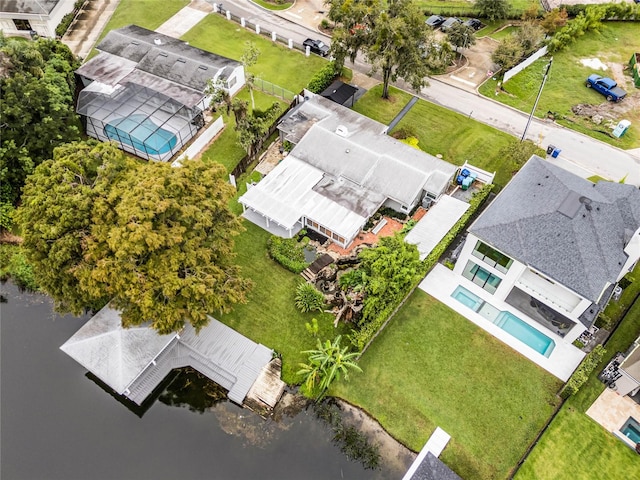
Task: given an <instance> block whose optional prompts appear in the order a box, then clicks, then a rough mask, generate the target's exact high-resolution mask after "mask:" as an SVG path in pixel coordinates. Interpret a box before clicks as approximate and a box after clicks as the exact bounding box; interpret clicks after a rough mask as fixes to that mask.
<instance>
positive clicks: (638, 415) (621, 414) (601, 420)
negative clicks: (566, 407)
mask: <svg viewBox="0 0 640 480" xmlns="http://www.w3.org/2000/svg"><path fill="white" fill-rule="evenodd" d="M586 413H587V415H588V416H589V417H591V418H592V419H593V420H594V421H596V422H597V423H598V424H600V425H602V427H604V428H605V429H606V430H607V431H608V432H611V433H613V434H614V435H615V436H616V437H618V438H620V439H621V440H622V441H623V442H625V443H626V444H627V445H629V447H631V448H635V444H634V443H633V442H632V441H631V440H629V439H628V438H627V437H626V436H625V435H624V434H623V433H622V432H620V429H621V428H622V426H623V425H624V423H625V422H626V421H627V420H628V419H629V418H630V417H633V418H635V419H640V405H638V404H637V403H636V402H635V401H634V400H633V399H632V398H631V397H629V396H628V395H625V396H624V397H623V396H620V395H618V394H617V393H616V392H615V391H613V390H612V389H610V388H605V390H604V391H603V392H602V393H601V394H600V396H599V397H598V398H597V399H596V401H595V402H593V404H592V405H591V406H590V407H589V409H588V410H587V412H586Z"/></svg>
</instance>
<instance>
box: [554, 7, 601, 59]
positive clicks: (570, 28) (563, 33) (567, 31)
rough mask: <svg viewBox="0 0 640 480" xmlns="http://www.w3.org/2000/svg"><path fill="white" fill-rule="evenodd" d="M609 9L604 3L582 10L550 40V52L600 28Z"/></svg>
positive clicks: (560, 48) (558, 49)
mask: <svg viewBox="0 0 640 480" xmlns="http://www.w3.org/2000/svg"><path fill="white" fill-rule="evenodd" d="M606 14H607V9H606V7H605V6H603V5H596V6H594V5H591V6H589V7H587V8H586V9H585V10H584V12H580V13H579V14H578V16H577V17H576V18H574V19H573V20H571V21H569V22H567V24H566V25H565V26H564V27H562V28H561V29H560V30H558V31H557V32H556V34H555V35H554V36H553V37H551V40H549V44H548V46H549V52H550V53H553V52H558V51H560V50H563V49H564V48H566V47H568V46H569V45H571V44H572V43H573V42H575V41H576V40H577V39H578V37H580V36H582V35H584V34H585V33H586V32H589V31H592V30H597V29H598V28H600V26H601V25H602V24H601V20H602V19H604V18H605V16H606Z"/></svg>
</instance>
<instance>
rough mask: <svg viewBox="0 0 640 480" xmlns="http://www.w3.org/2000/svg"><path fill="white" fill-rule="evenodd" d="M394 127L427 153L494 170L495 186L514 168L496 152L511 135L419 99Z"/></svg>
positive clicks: (508, 160) (515, 166) (452, 161)
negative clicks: (401, 130)
mask: <svg viewBox="0 0 640 480" xmlns="http://www.w3.org/2000/svg"><path fill="white" fill-rule="evenodd" d="M398 129H406V130H408V131H409V132H411V135H412V136H414V137H416V138H417V139H418V140H419V141H420V143H419V146H420V148H421V149H422V150H424V151H425V152H428V153H430V154H431V155H437V154H441V155H442V156H443V158H444V160H447V161H448V162H451V163H453V164H455V165H462V164H464V162H465V160H467V161H468V162H469V163H471V164H473V165H475V166H477V167H479V168H482V169H483V170H487V171H489V172H494V171H495V172H496V177H495V180H494V183H495V184H496V185H498V186H499V187H504V186H505V185H506V184H507V183H508V182H509V180H511V177H512V176H513V174H514V172H515V171H517V170H518V167H517V165H516V164H515V163H514V162H513V161H512V160H511V159H509V158H504V157H503V156H501V155H500V154H499V152H500V149H501V148H502V147H504V146H505V145H507V144H508V143H509V142H510V141H513V140H514V137H512V136H511V135H509V134H507V133H504V132H501V131H499V130H496V129H495V128H493V127H490V126H488V125H485V124H483V123H480V122H476V121H475V120H473V119H470V118H468V117H467V116H465V115H460V114H459V113H456V112H453V111H451V110H447V109H446V108H443V107H440V106H438V105H435V104H433V103H429V102H426V101H424V100H419V101H418V103H416V104H415V105H414V106H413V108H412V109H411V110H409V113H407V115H406V116H405V117H404V118H403V119H402V120H401V121H400V123H399V124H398V125H397V127H396V128H395V129H394V131H397V130H398ZM392 133H393V132H392ZM543 156H544V155H543Z"/></svg>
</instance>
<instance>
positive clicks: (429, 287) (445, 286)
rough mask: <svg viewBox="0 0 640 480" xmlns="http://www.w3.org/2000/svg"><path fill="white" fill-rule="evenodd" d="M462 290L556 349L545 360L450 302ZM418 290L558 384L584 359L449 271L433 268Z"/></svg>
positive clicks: (558, 340)
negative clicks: (516, 320)
mask: <svg viewBox="0 0 640 480" xmlns="http://www.w3.org/2000/svg"><path fill="white" fill-rule="evenodd" d="M459 285H460V286H463V287H464V288H466V289H467V290H469V291H470V292H472V293H473V294H475V295H477V296H479V297H480V298H482V300H484V301H486V302H488V303H490V304H491V305H493V306H494V307H496V308H497V309H498V310H504V311H508V312H511V313H512V314H514V315H515V316H517V317H518V318H520V319H521V320H522V321H524V322H526V323H528V324H529V325H531V326H532V327H534V328H535V329H536V330H538V331H539V332H541V333H544V334H545V335H546V336H547V337H549V338H551V339H552V340H553V341H554V342H555V344H556V346H555V348H554V349H553V351H552V352H551V355H550V356H549V358H547V357H545V356H544V355H542V354H540V353H538V352H537V351H535V350H533V349H532V348H531V347H529V346H528V345H525V344H524V343H522V342H521V341H520V340H518V339H516V338H514V337H513V336H511V335H510V334H509V333H507V332H505V331H504V330H502V329H501V328H500V327H498V326H496V325H494V324H493V323H491V322H490V321H489V320H487V319H486V318H485V317H483V316H482V315H480V314H478V313H476V312H474V311H473V310H472V309H470V308H468V307H466V306H465V305H463V304H462V303H460V302H459V301H458V300H456V299H455V298H453V297H452V296H451V294H452V293H453V291H454V290H455V289H456V287H458V286H459ZM420 289H422V290H423V291H425V292H426V293H428V294H429V295H431V296H432V297H435V298H436V299H437V300H439V301H440V302H442V303H444V304H445V305H447V306H448V307H450V308H452V309H453V310H455V311H456V312H457V313H459V314H460V315H462V316H463V317H465V318H466V319H468V320H470V321H471V322H473V323H475V324H476V325H477V326H479V327H480V328H482V329H483V330H485V331H487V332H489V333H490V334H491V335H493V336H494V337H496V338H497V339H498V340H501V341H502V342H504V343H506V344H507V345H509V346H510V347H511V348H513V349H514V350H516V351H517V352H518V353H520V354H521V355H523V356H525V357H526V358H528V359H529V360H531V361H532V362H534V363H535V364H537V365H539V366H540V367H542V368H544V369H545V370H546V371H548V372H549V373H551V374H552V375H554V376H556V377H558V378H559V379H560V380H562V381H564V382H566V381H567V380H568V379H569V377H570V376H571V374H572V373H573V371H574V370H575V369H576V367H577V366H578V365H579V364H580V362H581V361H582V359H583V358H584V356H585V353H584V352H582V351H581V350H580V349H578V348H576V347H574V346H573V345H572V344H571V343H569V342H566V341H565V340H564V339H563V338H562V337H560V336H558V335H556V334H554V333H552V332H550V331H549V330H547V329H546V328H544V327H543V326H542V325H540V324H539V323H537V322H536V321H535V320H532V319H531V318H529V317H528V316H527V315H525V314H523V313H522V312H519V311H518V310H516V309H514V308H513V307H511V306H510V305H508V304H506V303H505V302H502V301H499V300H497V299H495V298H493V296H492V295H491V294H489V293H487V292H485V291H484V290H483V289H482V288H480V287H478V286H477V285H476V284H474V283H472V282H470V281H468V280H467V279H466V278H463V277H461V276H458V275H456V274H454V273H453V272H452V271H451V270H449V269H448V268H446V267H445V266H444V265H441V264H438V265H436V266H435V268H434V269H433V270H432V271H431V272H430V273H429V275H427V276H426V277H425V279H424V280H423V281H422V282H421V283H420Z"/></svg>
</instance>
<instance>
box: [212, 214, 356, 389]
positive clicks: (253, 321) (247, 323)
mask: <svg viewBox="0 0 640 480" xmlns="http://www.w3.org/2000/svg"><path fill="white" fill-rule="evenodd" d="M244 226H245V228H246V231H245V232H243V233H242V234H240V235H239V236H238V237H236V251H237V253H238V256H237V258H236V260H237V263H238V264H239V265H240V266H241V267H242V272H243V275H244V276H245V277H248V278H251V279H252V280H253V281H254V282H255V285H254V287H253V289H252V290H251V292H250V293H249V296H248V300H249V301H248V303H246V304H244V305H236V306H235V307H234V310H233V312H231V313H230V314H227V315H222V316H219V317H218V320H220V321H221V322H224V323H225V324H227V325H229V326H230V327H232V328H234V329H236V330H237V331H238V332H240V333H242V334H243V335H246V336H247V337H249V338H251V339H252V340H254V341H256V342H259V343H262V344H263V345H266V346H267V347H269V348H272V349H274V350H275V351H276V352H278V353H280V354H282V360H283V369H282V379H283V380H284V381H285V382H287V383H290V384H293V383H299V382H300V378H298V376H297V375H295V372H297V371H298V370H299V367H298V363H300V362H305V361H306V360H307V359H306V356H305V355H301V354H300V352H301V351H303V350H309V349H311V348H315V343H316V340H315V339H314V338H313V337H312V336H311V334H310V333H309V332H307V330H306V328H305V323H306V322H310V321H311V319H312V318H313V317H315V318H317V319H318V323H319V325H320V333H319V338H321V339H322V340H325V339H333V338H334V336H335V335H336V334H337V333H338V332H339V333H348V329H347V328H346V327H344V326H343V324H341V326H340V327H339V328H338V329H337V331H336V329H334V328H333V316H332V315H330V314H326V313H318V312H314V313H308V314H302V313H300V312H299V311H298V310H297V309H296V308H295V306H294V296H295V287H296V285H298V284H299V283H301V282H302V281H303V279H302V277H301V276H300V275H295V274H293V273H291V272H289V271H288V270H285V269H284V268H282V267H281V266H280V265H279V264H277V263H276V262H274V261H273V260H271V259H270V258H269V257H268V255H267V239H268V238H269V233H267V232H266V231H265V230H263V229H261V228H260V227H257V226H256V225H254V224H252V223H250V222H247V221H245V222H244Z"/></svg>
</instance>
